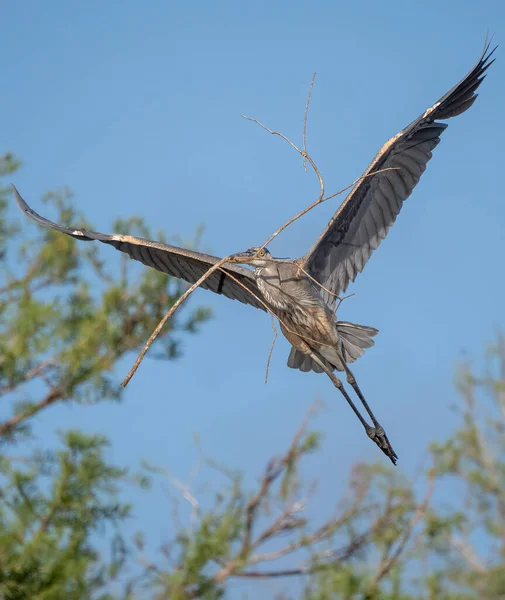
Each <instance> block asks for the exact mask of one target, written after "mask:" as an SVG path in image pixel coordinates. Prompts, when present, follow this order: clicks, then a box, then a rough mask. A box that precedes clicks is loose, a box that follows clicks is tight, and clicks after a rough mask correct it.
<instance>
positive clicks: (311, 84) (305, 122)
mask: <svg viewBox="0 0 505 600" xmlns="http://www.w3.org/2000/svg"><path fill="white" fill-rule="evenodd" d="M315 78H316V74H315V73H314V74H313V75H312V80H311V82H310V88H309V94H308V96H307V104H306V105H305V114H304V115H303V151H304V152H305V153H306V152H307V115H308V113H309V104H310V97H311V96H312V88H313V87H314V80H315ZM303 168H304V169H305V171H306V170H307V159H306V157H305V156H304V157H303Z"/></svg>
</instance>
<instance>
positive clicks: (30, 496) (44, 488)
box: [0, 154, 209, 600]
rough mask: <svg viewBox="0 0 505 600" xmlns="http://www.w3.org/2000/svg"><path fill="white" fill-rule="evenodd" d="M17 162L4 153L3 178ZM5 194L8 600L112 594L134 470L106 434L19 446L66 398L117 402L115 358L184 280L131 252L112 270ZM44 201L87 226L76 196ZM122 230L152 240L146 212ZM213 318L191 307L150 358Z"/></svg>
mask: <svg viewBox="0 0 505 600" xmlns="http://www.w3.org/2000/svg"><path fill="white" fill-rule="evenodd" d="M19 164H20V163H19V161H17V160H16V159H15V158H14V156H13V155H12V154H5V155H4V156H3V157H1V158H0V177H5V176H6V175H9V174H11V173H13V172H14V171H15V170H16V169H17V168H18V167H19ZM8 200H10V201H11V205H12V198H11V196H10V190H9V189H8V188H7V187H6V186H3V187H0V261H1V265H2V268H1V270H0V397H1V399H2V412H1V413H0V414H1V419H0V484H1V487H0V494H1V502H0V597H1V598H5V599H6V600H11V599H12V600H14V599H16V600H17V599H25V598H26V599H30V600H31V599H35V598H40V599H48V600H49V599H51V600H53V599H54V600H56V599H60V598H61V599H63V598H65V599H67V598H69V599H74V598H75V599H76V600H78V599H81V598H91V597H93V598H98V597H100V598H108V597H109V595H108V594H107V593H105V592H104V591H103V590H104V589H105V586H106V584H107V582H108V581H110V580H111V578H113V577H115V576H116V575H117V573H118V570H119V569H120V567H121V565H122V564H123V561H124V557H125V550H124V543H123V541H122V538H121V536H120V533H119V529H118V527H119V524H120V522H121V521H122V520H123V519H124V518H125V517H126V516H127V515H128V511H129V508H128V506H126V505H125V504H124V503H122V502H121V501H120V500H119V499H118V497H117V486H118V485H119V483H121V482H122V481H123V478H124V477H125V472H124V471H123V470H122V469H118V468H115V467H113V466H111V465H109V464H107V462H106V461H105V458H104V450H105V446H106V445H107V441H106V440H104V439H102V438H100V437H94V436H86V435H84V434H82V433H79V432H76V431H73V432H66V433H63V434H62V435H61V438H62V439H61V445H60V446H59V447H58V448H54V449H50V450H45V451H44V452H40V451H39V452H37V451H36V452H35V453H34V454H32V455H29V456H25V455H21V454H20V452H21V449H20V444H19V442H20V441H21V440H22V439H24V438H26V437H27V436H29V435H30V429H31V427H30V426H31V424H32V422H33V419H34V418H35V417H36V415H37V414H39V413H40V412H41V411H43V410H48V409H49V408H50V407H51V406H53V405H55V404H56V403H58V402H64V401H65V402H78V403H96V402H102V401H106V400H116V399H118V398H119V396H120V394H121V387H120V386H119V384H118V382H117V379H118V378H117V377H114V376H113V374H112V371H113V368H114V366H115V364H116V363H117V361H118V360H119V359H121V358H122V357H124V356H128V357H131V359H133V357H134V355H133V354H132V352H131V351H134V350H139V349H140V347H141V346H142V345H143V343H144V342H145V340H146V339H147V337H148V336H149V335H150V333H151V331H152V329H153V328H154V327H155V325H156V324H157V322H158V321H159V319H160V318H161V317H162V316H163V314H164V313H165V312H166V310H167V309H168V308H169V307H170V306H171V304H172V303H173V302H174V301H175V300H176V299H177V298H178V297H179V295H180V294H181V293H182V292H183V291H184V284H183V283H181V282H180V281H178V280H173V279H171V278H169V277H166V276H164V275H162V274H161V273H157V272H156V271H153V270H147V269H142V270H140V269H138V268H137V266H136V265H135V264H134V263H133V261H130V260H129V259H128V258H127V257H122V258H119V259H118V261H117V262H116V263H114V257H113V259H112V260H111V261H108V262H107V265H108V268H106V267H105V265H104V264H103V262H102V261H101V259H100V254H99V249H97V248H93V247H92V246H91V245H90V246H89V247H87V246H86V245H84V244H78V243H75V241H74V240H73V239H71V238H68V237H66V236H62V235H57V234H55V233H54V232H50V231H44V230H42V229H40V228H36V227H33V226H31V225H29V224H28V223H27V222H26V220H25V219H23V218H22V216H21V215H20V214H19V213H14V211H12V213H13V214H15V219H14V220H13V221H11V220H9V219H8V218H7V209H8V202H7V201H8ZM45 201H46V202H48V203H50V204H51V205H52V206H53V207H54V209H53V213H54V217H55V220H56V221H59V222H62V223H70V222H72V221H74V222H75V221H78V222H82V223H85V221H84V219H83V218H82V217H81V216H80V215H77V214H76V213H75V211H74V209H73V207H72V203H71V196H70V194H69V193H68V192H66V191H63V192H60V193H56V194H47V195H46V197H45ZM18 223H20V225H21V226H18ZM114 227H115V229H116V230H118V231H120V232H123V233H134V234H139V235H145V236H147V237H149V231H147V229H146V227H145V226H144V225H143V223H142V222H141V221H140V220H139V219H130V220H128V221H119V222H117V223H115V224H114ZM208 317H209V311H208V310H207V309H205V308H202V307H197V308H194V309H193V310H192V311H190V312H189V311H188V310H187V309H184V310H183V311H182V312H180V313H178V316H177V317H176V318H175V319H174V320H172V322H171V323H170V325H169V326H168V327H166V328H165V329H164V331H163V332H162V334H161V337H160V338H159V339H158V341H157V342H156V344H155V346H154V347H153V353H154V354H157V356H158V357H159V358H165V359H174V358H176V357H177V356H178V353H179V339H180V336H182V335H184V334H185V333H187V332H194V331H196V329H197V327H198V325H199V324H200V323H202V322H203V321H205V320H206V319H207V318H208ZM23 448H24V449H25V448H26V446H25V445H24V446H23ZM104 528H105V529H109V530H111V528H112V531H113V532H114V533H113V550H114V551H113V556H112V558H111V559H110V561H107V560H104V559H103V557H102V556H101V555H100V554H99V553H98V551H97V550H96V548H95V547H94V546H95V545H96V535H95V534H96V533H97V532H98V531H102V530H104ZM93 536H95V538H93ZM92 539H94V544H93V543H92V541H91V540H92ZM100 590H101V591H100Z"/></svg>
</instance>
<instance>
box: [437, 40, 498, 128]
mask: <svg viewBox="0 0 505 600" xmlns="http://www.w3.org/2000/svg"><path fill="white" fill-rule="evenodd" d="M490 44H491V42H487V40H486V44H485V45H484V50H483V52H482V54H481V55H480V58H479V60H478V61H477V64H476V65H475V66H474V67H473V69H471V71H470V72H469V73H468V74H467V75H466V76H465V77H463V79H462V80H461V81H459V82H458V83H457V84H456V85H455V86H454V87H453V88H452V89H451V90H450V91H449V92H447V94H445V96H442V98H440V100H439V101H438V103H437V104H438V106H437V107H436V109H435V110H434V111H433V112H432V113H431V114H430V117H431V118H433V119H450V118H451V117H455V116H457V115H460V114H461V113H463V112H465V111H466V110H468V108H470V106H471V105H472V104H473V103H474V102H475V99H476V98H477V94H476V93H475V91H476V90H477V89H478V87H479V86H480V84H481V83H482V82H483V81H484V79H485V77H486V76H485V75H484V73H485V72H486V71H487V70H488V69H489V67H490V66H491V65H492V64H493V63H494V61H495V60H496V59H495V58H493V59H492V60H490V59H491V57H492V56H493V54H494V53H495V51H496V49H497V48H498V46H495V47H494V48H493V49H492V50H491V51H489V48H490ZM435 106H436V105H435Z"/></svg>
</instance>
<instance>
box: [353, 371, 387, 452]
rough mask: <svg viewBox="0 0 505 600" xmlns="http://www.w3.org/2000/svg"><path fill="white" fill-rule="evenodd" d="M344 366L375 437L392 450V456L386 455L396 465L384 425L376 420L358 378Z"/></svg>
mask: <svg viewBox="0 0 505 600" xmlns="http://www.w3.org/2000/svg"><path fill="white" fill-rule="evenodd" d="M343 364H344V369H345V372H346V376H347V383H349V385H351V386H352V388H353V390H354V391H355V392H356V395H357V396H358V398H359V399H360V401H361V404H363V406H364V407H365V410H366V412H367V413H368V415H369V416H370V419H372V423H373V424H374V427H375V435H376V436H377V438H378V439H379V440H382V442H383V443H384V448H388V449H389V450H390V452H391V455H389V454H388V453H387V452H386V454H388V456H389V457H390V458H391V460H392V461H393V463H394V462H395V461H394V460H393V459H397V458H398V456H397V455H396V452H395V451H394V450H393V448H392V446H391V444H390V443H389V440H388V437H387V435H386V432H385V431H384V427H382V425H381V424H380V423H379V421H377V419H376V418H375V415H374V414H373V411H372V409H371V408H370V406H369V405H368V402H367V401H366V400H365V397H364V396H363V392H362V391H361V390H360V388H359V385H358V382H357V381H356V377H354V375H353V373H352V371H351V369H349V367H348V366H347V365H346V364H345V363H343ZM367 433H368V432H367ZM372 439H373V438H372ZM376 443H378V442H376ZM384 451H385V450H384Z"/></svg>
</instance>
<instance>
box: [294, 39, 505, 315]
mask: <svg viewBox="0 0 505 600" xmlns="http://www.w3.org/2000/svg"><path fill="white" fill-rule="evenodd" d="M495 50H496V48H494V49H493V50H492V51H491V52H489V44H488V43H486V45H485V47H484V50H483V52H482V54H481V56H480V58H479V60H478V62H477V64H476V65H475V66H474V67H473V69H472V70H471V71H470V72H469V73H468V74H467V75H466V76H465V77H464V78H463V79H462V80H461V81H460V82H459V83H457V84H456V85H455V86H454V87H453V88H452V89H451V90H450V91H449V92H447V94H445V96H442V98H440V100H438V102H436V103H435V104H434V105H433V106H431V107H430V108H428V110H426V111H425V112H424V114H422V115H421V116H420V117H418V118H417V119H416V120H415V121H413V122H412V123H410V125H408V126H407V127H406V128H405V129H402V131H400V133H398V135H396V136H395V137H393V138H391V139H390V140H389V141H388V142H387V143H386V144H384V146H383V147H382V148H381V149H380V150H379V152H378V154H377V155H376V157H375V158H374V159H373V161H372V162H371V164H370V165H369V167H368V169H367V170H366V171H365V175H366V174H369V173H373V172H374V171H378V170H381V169H395V170H389V171H385V172H382V173H380V174H377V175H371V176H370V177H365V178H362V179H361V180H360V181H359V182H358V183H357V184H356V185H355V186H354V188H353V189H352V190H351V192H350V193H349V195H348V196H347V197H346V199H345V200H344V202H343V203H342V204H341V206H340V207H339V209H338V211H337V212H336V213H335V215H334V216H333V217H332V219H331V220H330V222H329V223H328V226H327V227H326V229H325V230H324V231H323V232H322V233H321V235H320V236H319V238H318V239H317V241H316V242H315V244H314V245H313V246H312V248H311V249H310V250H309V251H308V253H307V254H306V255H305V257H304V263H305V265H306V268H307V269H308V270H309V272H310V273H311V275H312V276H313V277H314V278H315V279H317V281H319V282H320V283H321V284H322V285H323V286H324V287H325V288H326V289H328V290H330V291H331V292H333V293H334V294H336V295H338V294H340V293H341V292H344V291H345V290H346V289H347V286H348V285H349V282H350V281H354V280H355V278H356V276H357V274H358V273H360V272H361V271H362V270H363V268H364V266H365V264H366V262H367V261H368V259H369V258H370V255H371V254H372V252H373V251H374V250H375V249H376V248H377V247H378V245H379V244H380V242H381V241H382V240H383V239H384V238H385V237H386V235H387V232H388V230H389V228H390V227H391V225H392V224H393V223H394V221H395V219H396V217H397V216H398V213H399V212H400V210H401V208H402V206H403V202H404V200H406V199H407V198H408V197H409V196H410V194H411V193H412V190H413V189H414V187H415V186H416V184H417V182H418V181H419V178H420V177H421V175H422V173H423V172H424V170H425V168H426V164H427V163H428V161H429V160H430V158H431V155H432V150H433V149H434V148H435V146H437V144H438V143H439V142H440V134H441V133H442V132H443V131H444V129H445V128H446V127H447V124H445V123H440V122H438V121H437V119H443V120H445V119H449V118H451V117H455V116H457V115H459V114H461V113H463V112H465V111H466V110H467V109H468V108H470V106H472V104H473V103H474V102H475V99H476V98H477V94H476V93H475V90H476V89H477V88H478V87H479V85H480V84H481V83H482V81H483V79H484V78H485V75H484V72H485V71H486V70H487V69H488V68H489V67H490V66H491V64H492V63H493V62H494V59H493V60H490V58H491V56H492V54H493V52H494V51H495ZM321 295H322V296H323V298H324V300H325V301H326V302H327V303H328V304H329V305H334V304H335V296H333V295H331V294H328V292H326V291H324V290H322V289H321Z"/></svg>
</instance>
